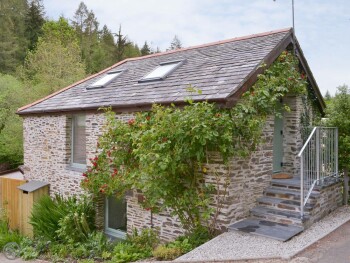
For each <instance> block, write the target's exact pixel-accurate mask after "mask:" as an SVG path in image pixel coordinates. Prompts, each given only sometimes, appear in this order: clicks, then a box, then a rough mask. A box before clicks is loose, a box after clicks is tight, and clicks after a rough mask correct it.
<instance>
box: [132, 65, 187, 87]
mask: <svg viewBox="0 0 350 263" xmlns="http://www.w3.org/2000/svg"><path fill="white" fill-rule="evenodd" d="M186 61H187V60H186V59H181V60H172V61H166V62H161V63H159V65H158V66H157V67H156V68H154V69H153V70H151V71H149V72H148V73H147V74H146V75H144V76H143V77H142V78H141V79H139V81H138V82H139V83H143V82H151V81H159V80H165V79H166V78H167V77H168V76H170V75H171V74H172V73H173V72H174V71H175V70H177V69H178V68H179V67H180V66H182V65H183V64H184V63H185V62H186ZM169 64H176V65H175V66H174V67H173V68H172V69H170V70H168V71H167V72H165V73H164V74H163V75H162V76H160V77H153V78H147V76H148V75H150V74H151V73H152V72H154V71H156V70H157V69H158V68H160V67H162V66H166V65H169Z"/></svg>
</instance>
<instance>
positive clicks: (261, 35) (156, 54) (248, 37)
mask: <svg viewBox="0 0 350 263" xmlns="http://www.w3.org/2000/svg"><path fill="white" fill-rule="evenodd" d="M291 30H292V28H291V27H288V28H283V29H277V30H272V31H266V32H262V33H257V34H251V35H246V36H241V37H234V38H229V39H225V40H220V41H215V42H209V43H206V44H201V45H195V46H190V47H185V48H180V49H175V50H169V51H164V52H160V53H154V54H150V55H147V56H142V57H135V58H128V59H127V60H128V61H134V60H141V59H145V58H151V57H157V56H162V55H168V54H173V53H177V52H182V51H187V50H192V49H197V48H203V47H210V46H215V45H221V44H225V43H230V42H235V41H241V40H246V39H251V38H256V37H263V36H268V35H273V34H278V33H282V32H288V31H291Z"/></svg>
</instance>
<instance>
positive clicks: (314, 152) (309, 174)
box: [298, 127, 339, 218]
mask: <svg viewBox="0 0 350 263" xmlns="http://www.w3.org/2000/svg"><path fill="white" fill-rule="evenodd" d="M298 157H299V158H300V213H301V217H302V218H303V217H304V207H305V205H306V203H307V201H308V199H309V197H310V195H311V193H312V190H313V189H314V187H315V186H316V185H320V184H321V185H322V183H323V182H324V181H325V179H326V178H329V177H339V174H338V129H337V128H334V127H314V128H313V129H312V132H311V133H310V135H309V137H308V139H307V140H306V142H305V144H304V145H303V147H302V148H301V150H300V152H299V154H298Z"/></svg>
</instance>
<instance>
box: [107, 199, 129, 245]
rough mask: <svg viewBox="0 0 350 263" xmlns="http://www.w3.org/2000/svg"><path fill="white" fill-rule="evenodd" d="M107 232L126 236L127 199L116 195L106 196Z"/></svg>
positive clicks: (114, 235) (112, 234)
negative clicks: (118, 197)
mask: <svg viewBox="0 0 350 263" xmlns="http://www.w3.org/2000/svg"><path fill="white" fill-rule="evenodd" d="M105 232H106V234H108V235H111V236H113V237H117V238H125V237H126V200H125V198H121V199H117V198H116V197H115V196H110V197H107V198H106V202H105Z"/></svg>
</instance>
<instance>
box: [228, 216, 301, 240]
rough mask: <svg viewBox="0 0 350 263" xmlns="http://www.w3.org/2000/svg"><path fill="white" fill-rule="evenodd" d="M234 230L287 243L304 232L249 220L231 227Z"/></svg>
mask: <svg viewBox="0 0 350 263" xmlns="http://www.w3.org/2000/svg"><path fill="white" fill-rule="evenodd" d="M229 228H230V229H232V230H239V231H242V232H246V233H250V234H254V235H259V236H263V237H269V238H273V239H276V240H280V241H287V240H289V239H291V238H292V237H293V236H295V235H297V234H299V233H300V232H302V231H303V230H304V228H302V227H298V226H293V225H286V224H281V223H275V222H271V221H266V220H260V219H256V218H248V219H244V220H242V221H239V222H237V223H235V224H232V225H230V226H229Z"/></svg>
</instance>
